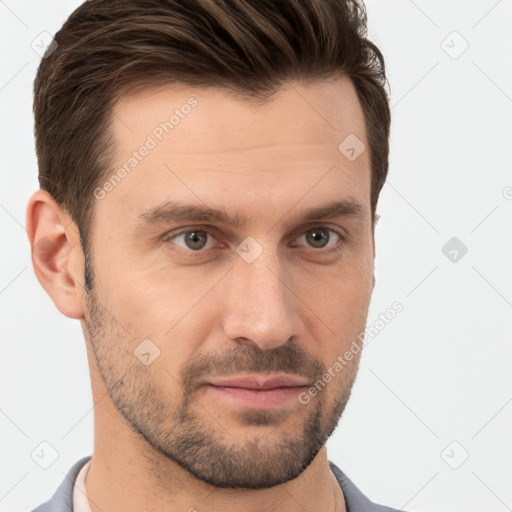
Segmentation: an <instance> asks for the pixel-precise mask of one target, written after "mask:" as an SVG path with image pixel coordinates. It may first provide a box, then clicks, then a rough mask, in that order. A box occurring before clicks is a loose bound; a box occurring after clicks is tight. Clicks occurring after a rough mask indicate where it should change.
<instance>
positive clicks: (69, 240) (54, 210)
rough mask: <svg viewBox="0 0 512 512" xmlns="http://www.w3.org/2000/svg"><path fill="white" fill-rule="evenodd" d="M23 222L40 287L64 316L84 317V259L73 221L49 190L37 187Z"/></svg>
mask: <svg viewBox="0 0 512 512" xmlns="http://www.w3.org/2000/svg"><path fill="white" fill-rule="evenodd" d="M26 225H27V233H28V238H29V243H30V248H31V251H32V266H33V267H34V272H35V274H36V277H37V279H38V280H39V282H40V283H41V286H42V287H43V288H44V289H45V290H46V292H47V293H48V295H49V296H50V297H51V299H52V300H53V302H54V304H55V306H56V307H57V309H58V310H59V311H60V312H61V313H62V314H63V315H65V316H67V317H69V318H75V319H81V318H84V311H83V307H82V294H83V293H84V291H85V289H84V283H83V275H84V272H83V270H84V267H83V263H84V262H83V253H82V246H81V244H80V236H79V232H78V229H77V227H76V224H75V223H74V222H73V220H72V219H71V216H70V215H69V214H68V213H67V212H66V211H64V210H63V209H62V208H61V207H60V206H59V205H58V204H57V203H56V202H55V200H54V199H53V198H52V196H51V195H50V194H49V193H48V192H46V191H45V190H42V189H39V190H37V191H36V192H34V193H33V194H32V196H31V197H30V199H29V201H28V204H27V211H26Z"/></svg>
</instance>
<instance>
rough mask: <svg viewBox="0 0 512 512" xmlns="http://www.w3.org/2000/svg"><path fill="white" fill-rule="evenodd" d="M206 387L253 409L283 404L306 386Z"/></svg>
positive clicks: (292, 398)
mask: <svg viewBox="0 0 512 512" xmlns="http://www.w3.org/2000/svg"><path fill="white" fill-rule="evenodd" d="M208 388H209V389H210V390H211V391H213V392H214V393H215V394H216V395H217V396H220V397H222V398H224V399H227V400H230V401H231V402H234V403H236V404H238V405H241V406H244V407H251V408H255V409H274V408H277V407H280V406H283V405H285V404H286V403H288V402H290V401H292V400H294V399H295V400H297V396H298V395H299V393H300V392H301V391H304V390H305V389H306V388H307V386H297V387H285V388H273V389H262V390H256V389H247V388H233V387H227V386H213V385H211V384H210V385H209V386H208Z"/></svg>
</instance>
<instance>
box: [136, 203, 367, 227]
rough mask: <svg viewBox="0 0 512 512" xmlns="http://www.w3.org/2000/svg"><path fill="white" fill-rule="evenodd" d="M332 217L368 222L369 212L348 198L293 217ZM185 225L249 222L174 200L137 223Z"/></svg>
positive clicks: (237, 213)
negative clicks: (190, 223) (186, 223)
mask: <svg viewBox="0 0 512 512" xmlns="http://www.w3.org/2000/svg"><path fill="white" fill-rule="evenodd" d="M285 215H286V214H285ZM285 215H283V217H284V216H285ZM331 217H351V218H358V219H366V217H367V211H366V208H365V207H364V206H363V205H362V204H361V203H360V202H358V201H356V200H355V199H353V198H346V199H342V200H339V201H333V202H330V203H326V204H324V205H320V206H316V207H314V208H308V209H306V210H301V211H300V212H299V213H298V214H295V215H292V218H293V221H294V222H296V223H303V222H312V221H316V220H320V219H326V218H331ZM183 221H186V222H214V223H222V224H225V225H227V226H231V227H234V228H238V229H243V228H245V227H246V226H247V225H248V218H247V217H246V216H244V215H242V214H241V213H240V211H238V210H236V211H235V212H234V214H229V213H226V212H225V211H224V210H216V209H213V208H208V207H207V206H199V205H192V204H184V203H180V202H179V201H172V200H171V201H167V202H166V203H165V204H163V205H160V206H156V207H153V208H150V209H148V210H146V211H144V212H142V213H141V214H140V215H139V216H138V217H137V221H136V222H137V223H138V224H140V223H142V224H144V225H156V224H168V223H172V222H183Z"/></svg>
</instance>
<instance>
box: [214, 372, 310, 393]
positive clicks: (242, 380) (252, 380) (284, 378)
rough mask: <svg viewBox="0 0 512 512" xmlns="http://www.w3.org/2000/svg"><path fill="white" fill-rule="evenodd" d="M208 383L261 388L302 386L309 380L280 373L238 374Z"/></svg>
mask: <svg viewBox="0 0 512 512" xmlns="http://www.w3.org/2000/svg"><path fill="white" fill-rule="evenodd" d="M209 384H210V385H212V386H222V387H231V388H245V389H260V390H262V389H272V388H281V387H290V388H291V387H303V386H308V385H309V382H308V381H307V380H306V379H304V377H299V376H297V375H290V374H284V373H280V374H274V375H240V376H237V377H228V378H222V379H216V380H214V381H211V382H209Z"/></svg>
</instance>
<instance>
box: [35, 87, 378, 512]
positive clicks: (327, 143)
mask: <svg viewBox="0 0 512 512" xmlns="http://www.w3.org/2000/svg"><path fill="white" fill-rule="evenodd" d="M190 97H193V98H195V99H196V100H197V102H198V103H197V106H196V107H194V108H193V109H192V110H191V112H190V113H189V114H188V115H187V116H184V117H183V119H180V122H179V124H178V125H177V126H175V127H174V129H173V130H172V132H171V133H170V134H168V135H166V136H165V137H164V138H163V140H162V141H161V142H159V144H158V145H157V146H156V147H155V148H154V149H152V150H151V151H150V152H149V154H148V155H147V156H146V157H145V158H144V159H143V160H142V161H141V162H140V163H139V164H138V165H137V166H136V168H134V169H133V170H132V171H131V172H130V173H129V174H128V175H127V176H126V177H125V178H124V179H123V180H122V181H121V182H120V183H119V184H117V185H116V186H115V187H114V188H113V189H112V190H111V191H110V192H108V193H107V194H105V196H104V197H103V198H102V199H101V200H96V201H95V206H94V208H95V220H94V225H93V230H92V233H91V238H90V247H91V253H92V260H91V261H90V264H91V265H92V268H93V271H94V283H93V285H94V288H93V290H92V292H91V293H86V291H85V288H84V279H83V276H84V256H83V252H82V248H81V246H80V242H79V236H78V230H77V228H76V225H75V224H74V222H73V221H72V219H71V218H70V216H69V214H68V213H67V212H65V211H64V210H63V209H62V208H61V207H60V206H59V205H58V204H57V203H56V202H55V201H54V200H53V199H52V198H51V196H49V195H48V193H46V192H45V191H43V190H38V191H36V192H35V193H34V194H33V195H32V196H31V198H30V200H29V203H28V206H27V231H28V234H29V240H30V243H31V247H32V248H34V247H36V250H33V256H32V261H33V266H34V271H35V273H36V275H37V278H38V280H39V281H40V283H41V285H42V286H43V287H44V289H45V290H46V291H47V293H48V294H49V295H50V297H51V298H52V300H53V301H54V303H55V305H56V307H57V308H58V309H59V311H60V312H61V313H62V314H64V315H66V316H67V317H69V318H74V319H79V320H80V322H81V325H82V329H83V332H84V338H85V341H86V344H87V353H88V359H89V366H90V374H91V384H92V392H93V400H94V403H95V407H94V452H93V456H92V461H91V466H90V468H89V471H88V473H87V478H86V484H85V485H86V491H87V495H88V498H89V502H90V505H91V509H92V510H93V511H94V512H96V511H100V510H101V511H102V512H109V511H113V510H125V511H132V510H133V511H139V510H147V509H148V507H149V506H150V508H151V510H153V511H160V510H161V511H163V510H191V509H196V510H198V511H199V512H202V511H220V510H222V511H224V512H228V511H231V510H245V511H248V512H252V511H255V512H256V511H258V512H259V511H261V510H267V511H283V512H284V511H292V510H297V509H298V508H300V507H303V508H302V509H303V510H308V511H312V510H333V511H334V510H336V511H345V510H346V507H345V501H344V497H343V493H342V491H341V488H340V486H339V485H338V483H337V482H336V480H335V479H334V476H333V475H332V473H331V472H330V469H329V466H328V458H327V453H326V447H325V441H326V439H327V438H328V437H329V436H330V435H331V433H332V431H333V430H334V428H335V426H336V424H337V423H338V420H339V419H340V416H341V414H342V412H343V409H344V407H345V404H346V401H347V400H348V397H349V395H350V390H351V388H352V385H353V382H354V379H355V377H356V374H357V369H358V365H359V358H360V354H358V355H356V356H354V358H353V359H352V360H351V361H350V362H349V363H348V364H347V365H346V366H344V367H343V369H342V371H339V372H337V373H336V374H335V375H336V376H335V377H334V378H332V379H331V380H330V382H328V383H327V384H326V386H325V388H324V389H322V390H321V391H319V392H318V394H317V395H316V396H312V397H311V400H310V401H309V402H308V403H307V404H303V403H301V402H300V401H298V400H296V399H293V400H290V401H289V402H287V403H286V404H285V405H283V406H281V407H279V408H276V409H268V410H253V409H250V408H248V407H245V406H241V405H238V404H234V403H233V402H230V401H228V400H226V399H225V398H223V397H220V396H218V395H217V394H215V393H213V392H212V391H211V390H210V389H209V388H208V387H207V386H206V385H205V381H208V379H210V378H213V377H220V376H234V375H240V374H243V373H257V374H266V375H268V374H269V373H271V372H276V371H277V372H284V373H293V374H295V375H300V376H304V377H307V378H308V379H309V381H310V382H315V381H316V380H317V378H318V377H321V375H322V372H325V371H326V370H327V369H328V368H331V367H332V366H333V364H334V363H335V361H336V358H337V357H338V356H339V355H341V354H343V353H344V352H345V351H346V350H347V349H348V348H349V347H350V345H351V343H352V342H353V341H354V340H357V336H358V334H360V333H361V332H363V331H364V327H365V324H366V319H367V313H368V308H369V303H370V299H371V294H372V290H373V286H374V276H373V272H374V258H375V249H374V232H373V230H374V227H373V226H374V223H373V222H372V218H371V207H370V162H369V152H368V151H364V152H363V153H362V154H361V155H360V156H359V158H357V159H356V160H354V161H349V160H348V159H347V158H346V157H345V156H344V155H343V154H342V153H341V152H340V151H339V150H338V145H339V144H340V142H341V141H343V140H344V139H345V137H347V136H348V135H349V134H350V133H354V134H356V135H357V136H358V138H359V139H361V140H362V141H363V142H364V144H365V145H366V147H367V148H368V143H367V139H366V134H365V122H364V116H363V112H362V110H361V107H360V104H359V101H358V99H357V95H356V91H355V89H354V86H353V84H352V82H351V81H350V80H348V79H347V78H338V79H336V80H331V81H322V82H312V83H299V82H290V83H287V84H285V85H284V86H283V87H282V88H281V89H280V90H279V91H278V92H277V93H276V94H275V95H274V96H273V97H272V99H271V100H270V101H268V102H267V103H264V104H261V103H255V102H249V101H247V100H244V99H240V98H238V97H235V96H233V95H232V94H230V93H228V92H226V91H221V90H219V89H214V88H208V89H197V88H191V87H185V86H183V85H180V86H179V85H172V86H171V85H168V86H165V87H159V88H148V89H146V90H144V91H142V92H140V91H139V92H137V93H136V94H134V95H131V96H127V97H123V98H122V99H120V100H119V101H118V102H117V104H116V105H115V107H114V112H113V113H114V117H113V125H112V126H113V133H114V135H115V138H116V140H117V142H118V144H117V147H116V150H115V155H114V156H115V158H114V165H113V168H112V169H113V172H114V171H115V170H116V169H118V168H119V167H120V166H122V165H123V163H124V162H126V160H127V158H129V156H130V155H131V153H132V152H133V151H134V150H136V149H137V148H139V147H140V146H141V145H142V144H143V143H144V141H145V140H146V137H147V136H148V134H151V133H152V130H154V128H155V127H156V126H158V125H159V123H161V122H162V121H164V120H166V119H168V117H169V114H168V112H171V113H172V111H173V110H174V109H175V108H179V107H180V106H181V105H183V104H184V103H186V102H187V99H189V98H190ZM343 198H352V199H354V200H357V201H358V202H359V203H361V204H362V205H363V207H364V210H365V212H366V215H365V216H364V217H362V218H359V217H357V218H356V217H348V216H342V217H336V218H328V219H322V220H320V221H317V222H308V223H301V222H298V223H297V222H295V221H294V220H293V216H294V215H295V214H298V213H300V211H301V210H303V209H307V208H311V207H315V206H319V205H323V204H325V203H327V202H330V201H333V200H339V199H343ZM170 199H174V200H180V201H183V202H186V203H191V204H195V205H200V206H204V205H207V206H209V207H211V208H216V209H223V210H225V211H226V212H227V213H233V212H234V211H235V210H239V212H240V213H241V214H243V215H244V216H246V217H247V219H248V225H247V226H246V227H245V228H243V229H241V228H235V227H231V226H228V225H226V224H223V223H219V222H208V223H202V222H199V223H197V222H196V223H194V222H183V221H180V222H178V223H163V224H159V225H151V226H147V225H141V224H138V223H137V222H138V221H137V216H138V215H139V214H140V213H141V212H142V211H144V210H146V209H148V208H153V207H155V206H156V205H159V204H161V203H162V202H165V201H168V200H170ZM318 226H320V227H322V226H323V227H325V228H329V229H333V230H334V231H337V232H339V233H341V234H343V235H344V237H345V240H344V241H343V240H341V239H340V238H339V237H338V236H337V235H336V234H335V232H328V233H329V236H330V238H329V240H328V241H327V242H326V243H325V245H327V247H326V248H323V247H322V246H321V244H320V243H317V245H314V243H315V240H314V239H313V238H311V237H309V238H308V236H307V233H311V231H308V230H311V229H312V228H315V227H318ZM192 228H194V229H192ZM187 229H188V230H192V231H197V230H201V229H202V230H206V231H208V232H209V233H210V234H205V233H204V231H203V232H202V233H203V235H202V236H204V238H202V239H201V238H200V239H199V241H202V242H203V245H204V246H205V248H201V249H199V250H197V249H196V250H194V247H196V246H194V245H187V240H186V238H185V237H184V236H179V237H177V236H176V235H177V234H178V233H183V231H186V230H187ZM303 233H305V234H304V235H303ZM166 234H167V235H168V238H167V239H164V237H163V236H164V235H166ZM248 236H251V237H253V238H254V239H255V240H256V241H257V243H258V244H259V246H260V247H261V248H262V250H263V252H262V253H261V254H260V255H259V256H258V257H257V258H256V259H255V260H254V261H253V262H252V263H248V262H247V261H245V260H244V259H243V258H242V257H240V255H239V254H238V253H237V252H236V248H237V247H238V246H239V245H240V244H241V243H242V242H243V240H244V239H245V238H246V237H248ZM171 238H172V241H171ZM41 239H47V240H49V241H50V242H51V243H49V242H46V253H45V256H44V257H38V256H37V243H38V242H39V241H40V240H41ZM338 242H340V243H341V250H340V251H336V252H330V253H327V251H328V250H329V249H331V248H332V247H334V246H336V245H337V244H338ZM189 243H190V241H189ZM196 243H197V240H196ZM198 245H199V244H198ZM191 247H192V248H191ZM147 338H148V339H150V340H151V341H152V343H154V345H156V346H157V347H158V349H159V350H160V354H159V356H158V357H157V358H156V359H155V360H154V361H153V362H152V363H151V364H149V365H147V366H146V365H144V364H142V363H141V361H140V360H139V359H138V358H137V357H135V356H134V350H136V349H137V347H138V346H139V345H140V343H141V342H142V340H144V339H147ZM127 489H129V492H127ZM299 505H300V507H299Z"/></svg>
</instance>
